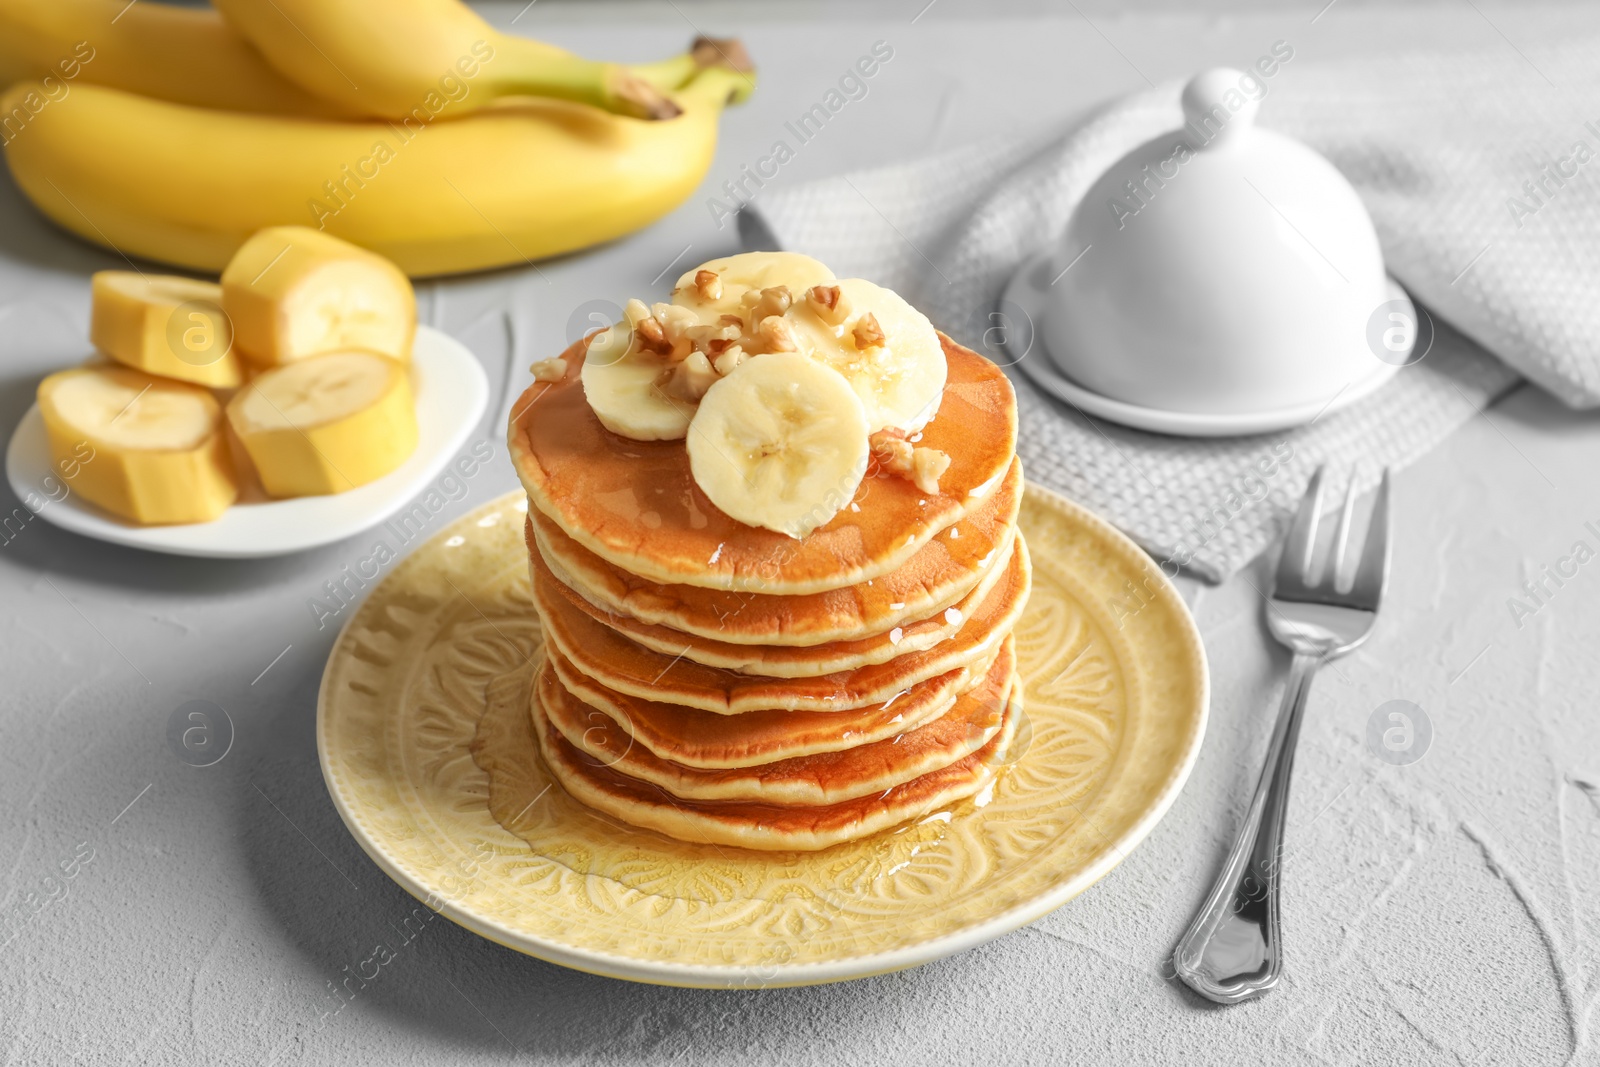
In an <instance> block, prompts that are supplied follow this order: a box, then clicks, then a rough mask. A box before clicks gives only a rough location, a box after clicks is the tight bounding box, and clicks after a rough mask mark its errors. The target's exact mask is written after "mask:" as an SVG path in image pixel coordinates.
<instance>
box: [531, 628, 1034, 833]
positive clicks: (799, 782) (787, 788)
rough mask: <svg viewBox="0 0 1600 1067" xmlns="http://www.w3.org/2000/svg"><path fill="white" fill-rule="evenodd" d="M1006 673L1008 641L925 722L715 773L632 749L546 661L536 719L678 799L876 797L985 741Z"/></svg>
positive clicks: (1010, 656)
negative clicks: (845, 745)
mask: <svg viewBox="0 0 1600 1067" xmlns="http://www.w3.org/2000/svg"><path fill="white" fill-rule="evenodd" d="M1015 668H1016V656H1015V654H1014V653H1013V651H1012V648H1011V642H1010V640H1009V639H1008V640H1007V641H1006V642H1005V643H1004V644H1003V645H1002V646H1001V649H1000V654H999V655H997V656H996V657H995V660H994V663H993V664H991V666H990V668H989V671H988V673H987V674H986V675H985V676H984V678H983V680H982V681H981V682H979V684H978V685H976V686H974V687H973V688H972V689H970V690H968V691H967V692H966V693H963V694H962V695H961V696H960V697H958V698H957V699H956V701H955V704H954V705H953V706H952V707H951V708H950V710H949V711H948V712H946V713H945V714H944V715H942V716H940V717H939V718H937V719H935V720H934V721H932V722H930V723H926V724H924V725H923V726H920V727H918V728H916V729H914V730H906V731H904V732H902V733H899V734H896V735H895V736H893V737H890V738H886V739H884V740H882V741H875V742H872V743H870V744H861V745H856V746H855V747H853V748H849V749H845V750H842V751H838V752H828V753H824V754H821V755H815V756H797V757H793V758H791V759H785V760H776V761H773V762H770V763H764V764H759V765H757V766H752V767H743V768H728V769H723V770H703V769H700V768H695V767H685V766H684V765H683V764H680V763H677V762H674V761H673V760H670V759H662V758H661V757H659V756H657V755H655V754H654V753H652V752H650V750H648V749H646V748H645V747H644V746H643V745H638V744H635V743H634V740H633V737H632V735H630V734H629V733H628V732H627V731H625V730H623V729H622V728H621V727H620V726H618V725H617V724H616V723H615V722H613V721H612V719H611V717H610V716H608V715H607V714H606V713H605V712H603V711H601V710H599V709H597V708H592V707H590V706H588V705H587V704H585V703H583V702H582V701H581V700H579V699H578V698H577V697H575V696H574V695H573V694H572V693H570V692H568V691H567V689H566V688H565V687H564V686H563V685H562V684H561V680H560V677H559V676H558V675H557V673H556V671H555V669H554V668H553V667H552V666H551V665H550V663H549V662H548V661H546V663H545V664H544V667H543V668H542V669H541V670H540V672H539V676H538V680H537V681H536V683H535V686H534V689H535V691H536V699H537V700H538V702H539V705H540V707H541V709H542V710H543V712H544V716H545V718H546V719H548V720H549V722H550V724H551V725H552V726H554V727H555V728H556V729H557V730H559V731H560V732H561V735H562V736H563V737H565V738H566V739H567V741H568V742H570V743H571V744H572V745H573V747H575V748H577V749H578V750H579V751H580V752H582V753H584V754H585V755H587V756H591V757H593V758H594V759H596V760H599V761H600V762H601V763H602V764H604V765H605V766H607V767H610V768H611V769H612V770H614V771H616V772H618V773H619V774H624V775H627V776H628V777H629V778H636V779H638V780H639V781H642V782H649V783H651V784H653V785H658V786H660V787H661V788H663V789H665V790H666V791H667V792H669V793H671V794H672V795H673V796H675V797H677V798H679V799H681V800H748V801H753V802H755V803H761V804H782V805H791V804H792V805H822V804H837V803H839V802H841V801H845V800H851V799H854V798H855V797H860V796H866V795H867V794H868V793H882V792H884V791H885V790H888V789H892V788H894V787H895V786H897V785H900V784H902V783H904V782H909V781H910V780H911V779H913V778H919V777H921V776H922V775H924V774H928V773H929V772H931V771H936V770H938V769H939V768H940V767H945V766H948V765H949V764H951V763H954V762H955V761H956V760H958V759H961V758H962V757H964V756H967V755H969V754H970V753H973V752H976V751H977V750H978V749H980V748H982V747H983V746H984V745H986V744H988V742H989V739H990V738H991V737H993V736H994V735H995V733H996V732H997V731H998V730H999V729H1000V718H1001V714H1002V713H1003V712H1004V710H1005V706H1006V700H1007V697H1008V696H1009V695H1010V693H1011V687H1012V685H1013V684H1014V683H1015V681H1016V672H1015ZM787 714H794V713H793V712H789V713H787ZM735 718H737V717H735Z"/></svg>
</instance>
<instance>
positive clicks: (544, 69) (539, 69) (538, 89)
mask: <svg viewBox="0 0 1600 1067" xmlns="http://www.w3.org/2000/svg"><path fill="white" fill-rule="evenodd" d="M515 40H517V39H516V38H509V39H508V41H507V44H506V45H504V46H503V47H504V48H505V50H506V51H509V52H511V53H512V54H510V55H508V56H506V57H505V58H504V59H503V60H502V59H501V58H500V57H496V61H495V62H494V63H490V64H488V65H487V66H486V67H485V70H486V71H487V72H488V73H489V75H490V84H491V86H492V87H493V89H494V91H495V94H496V95H497V96H543V97H552V98H554V99H557V100H571V101H574V102H575V103H580V104H590V105H592V106H594V107H598V108H600V109H602V110H604V111H610V112H613V113H615V114H618V115H627V116H629V117H630V118H637V119H650V120H658V119H670V118H672V117H673V116H675V115H677V114H678V113H679V108H678V105H676V104H674V103H673V102H672V100H671V99H670V98H668V97H667V95H666V94H665V93H664V92H662V90H661V89H659V88H657V87H656V86H655V85H653V84H652V83H651V82H650V81H648V80H646V79H645V78H643V77H640V76H639V75H637V74H635V73H634V72H633V71H631V70H629V69H628V68H627V67H624V66H621V65H620V64H617V63H596V62H594V61H593V60H588V59H583V58H582V57H580V56H551V55H549V54H548V53H538V54H529V55H522V54H520V53H519V52H517V51H515V49H516V46H515V45H514V44H512V43H511V42H513V41H515Z"/></svg>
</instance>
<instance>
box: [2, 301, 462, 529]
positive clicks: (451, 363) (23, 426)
mask: <svg viewBox="0 0 1600 1067" xmlns="http://www.w3.org/2000/svg"><path fill="white" fill-rule="evenodd" d="M417 336H418V337H419V338H423V337H425V338H427V342H428V344H429V345H430V346H437V347H436V348H435V351H436V352H437V353H438V356H439V358H440V363H441V368H440V369H441V370H444V371H446V372H447V373H453V374H456V375H459V376H460V378H461V384H462V386H464V388H465V389H466V391H467V393H468V394H469V403H468V405H467V407H468V409H469V410H468V414H469V416H470V417H467V418H463V419H462V420H461V421H460V423H459V424H458V425H455V426H453V427H451V428H450V430H449V432H448V433H447V435H446V437H445V439H444V442H443V447H441V448H440V449H439V450H438V452H437V454H436V455H435V456H434V457H433V458H432V459H430V460H429V462H428V464H427V465H426V467H425V468H424V469H425V470H426V472H427V473H426V477H420V476H419V478H418V480H419V482H421V483H423V484H424V486H425V484H426V483H427V482H429V481H431V480H432V479H433V478H434V477H435V476H437V475H438V473H439V472H440V471H441V470H443V469H444V466H445V464H447V463H448V462H449V460H450V457H451V455H452V454H454V453H455V452H456V451H457V450H458V449H460V447H461V445H462V444H463V442H465V441H466V439H467V437H468V436H469V435H470V434H471V433H472V429H473V427H475V426H476V425H477V424H478V422H479V421H480V420H481V419H482V418H483V414H484V412H485V411H487V410H488V406H489V376H488V374H487V372H485V371H484V369H483V364H482V363H481V362H479V360H478V357H477V356H476V355H474V354H473V352H472V350H471V349H470V348H468V347H467V346H466V345H465V344H463V343H462V342H460V341H458V340H456V339H455V338H454V337H451V336H450V335H449V334H447V333H445V332H444V331H443V330H438V329H434V328H433V327H431V326H428V325H426V324H423V323H418V325H417ZM63 369H66V368H63ZM42 432H43V416H42V414H41V413H40V411H39V404H38V401H37V400H35V401H34V402H33V403H32V404H30V405H29V406H28V410H27V411H25V412H23V415H22V417H21V418H20V419H18V420H17V425H16V428H15V429H14V430H13V431H12V433H11V437H10V439H9V441H8V442H7V443H6V454H5V468H6V481H7V483H8V484H9V485H10V487H11V491H12V492H13V493H15V494H16V496H17V497H18V499H19V500H20V499H22V498H23V496H24V494H25V493H26V492H28V491H30V489H31V487H30V486H29V485H27V484H26V482H25V479H24V473H25V472H23V471H21V470H20V469H18V468H19V462H20V461H14V460H13V456H14V455H15V454H17V452H18V449H19V445H21V444H22V442H24V441H25V440H26V439H27V437H28V436H29V435H30V434H36V433H42ZM358 488H361V487H358ZM419 491H420V489H419ZM414 495H415V493H411V494H408V495H405V496H398V495H397V496H396V497H395V498H394V500H393V501H392V502H386V503H385V504H384V505H383V506H382V507H380V508H378V509H376V510H374V511H373V512H372V513H371V515H370V516H369V517H368V518H366V519H364V520H363V521H362V522H361V523H360V524H359V525H357V526H355V527H354V528H352V529H348V530H345V529H343V528H341V532H339V533H338V534H336V535H334V536H331V537H330V536H318V537H316V538H314V539H311V540H305V541H299V542H293V543H290V544H288V545H287V546H286V547H280V548H274V549H271V550H264V549H261V548H245V549H238V548H234V547H230V545H229V544H227V543H221V544H172V543H162V542H160V541H159V540H154V539H151V538H150V536H149V535H150V532H151V531H160V530H167V529H189V528H192V527H196V526H205V525H208V524H206V523H179V524H176V525H174V526H128V527H122V526H113V525H111V520H109V519H106V518H105V517H104V516H103V515H102V513H101V510H100V509H99V508H98V507H95V506H94V505H92V504H90V505H88V507H91V508H94V511H93V512H88V511H85V510H84V505H83V504H77V505H74V506H73V507H72V508H69V509H63V508H61V507H60V506H59V505H53V506H47V507H44V508H41V509H39V510H38V511H32V509H29V510H30V513H31V514H32V515H34V516H35V517H37V518H41V519H44V520H45V521H46V522H48V523H50V524H51V525H52V526H54V527H56V528H57V529H60V530H66V531H67V532H68V533H72V534H76V535H78V536H79V537H87V538H90V539H92V540H96V541H100V542H102V543H105V544H114V545H120V546H122V547H124V548H133V549H138V550H140V551H144V552H154V553H158V554H160V555H167V556H179V557H184V558H189V559H225V560H227V559H231V560H244V559H273V558H277V557H280V556H289V555H294V554H296V553H299V552H309V551H311V550H313V549H317V548H323V547H326V546H327V545H330V544H336V543H338V542H339V541H343V540H345V539H347V538H350V537H354V536H356V535H357V534H359V533H362V532H364V531H366V530H370V529H372V527H374V526H376V525H377V524H378V523H380V522H383V521H384V520H385V519H388V518H390V517H391V516H393V515H394V514H395V513H396V512H398V511H399V510H400V508H401V507H403V506H404V505H405V503H406V502H407V501H408V500H410V499H411V497H412V496H414ZM301 502H302V501H264V502H262V504H263V505H266V506H270V505H271V504H274V503H277V504H283V503H301ZM79 515H82V516H85V517H87V518H92V519H95V520H98V522H100V523H103V524H104V525H103V526H102V525H95V526H91V525H88V524H87V523H80V522H79V521H77V520H76V519H67V521H62V520H63V518H65V517H66V516H79ZM311 528H315V525H314V524H312V525H311Z"/></svg>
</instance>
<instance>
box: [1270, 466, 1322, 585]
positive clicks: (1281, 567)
mask: <svg viewBox="0 0 1600 1067" xmlns="http://www.w3.org/2000/svg"><path fill="white" fill-rule="evenodd" d="M1327 469H1328V465H1327V464H1323V465H1322V466H1320V467H1318V468H1317V469H1316V471H1315V472H1314V473H1313V474H1312V475H1311V480H1310V481H1309V482H1307V483H1306V491H1305V495H1304V496H1302V497H1301V498H1300V508H1299V510H1298V511H1296V512H1295V513H1294V521H1293V522H1291V523H1290V524H1289V533H1288V536H1286V537H1285V538H1284V539H1283V554H1282V555H1281V556H1279V557H1278V577H1277V584H1278V586H1279V587H1280V588H1282V587H1285V586H1304V585H1305V584H1306V583H1307V582H1308V579H1307V577H1306V572H1307V571H1309V570H1310V568H1311V560H1312V556H1313V554H1314V553H1315V552H1316V550H1317V519H1318V517H1319V516H1320V515H1321V514H1322V478H1323V473H1324V472H1325V471H1326V470H1327Z"/></svg>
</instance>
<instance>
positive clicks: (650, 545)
mask: <svg viewBox="0 0 1600 1067" xmlns="http://www.w3.org/2000/svg"><path fill="white" fill-rule="evenodd" d="M941 340H942V342H943V344H944V351H945V358H946V360H947V361H948V367H949V371H948V375H947V380H946V385H945V391H944V395H943V399H942V401H941V403H940V408H939V413H938V415H937V416H936V417H935V418H934V420H933V421H932V422H930V423H928V425H927V426H926V427H925V428H924V429H923V430H922V433H921V435H920V440H919V442H918V443H919V444H921V445H923V446H925V447H928V448H935V449H939V450H940V451H942V452H944V453H946V454H947V455H948V456H949V457H950V466H949V468H948V469H947V470H946V471H945V472H944V473H943V474H942V475H941V476H940V478H939V492H937V493H935V494H932V495H928V494H924V493H922V492H921V491H920V490H918V489H917V487H916V486H915V485H913V484H912V483H911V482H910V481H908V480H907V479H905V478H902V477H898V476H895V475H890V474H887V473H882V472H878V473H870V472H869V474H868V475H867V477H865V478H863V479H862V481H861V484H860V486H859V487H858V488H857V490H856V494H855V497H854V499H853V501H852V503H851V504H849V505H847V506H846V507H845V508H844V509H843V510H842V511H840V512H839V513H838V514H837V515H835V516H834V517H833V518H832V519H831V520H830V521H829V522H828V523H827V524H826V525H824V526H822V527H820V528H818V529H817V530H815V531H813V532H812V533H811V534H810V535H809V536H807V537H806V538H804V539H803V540H798V541H797V540H794V539H793V538H790V537H787V536H785V535H784V534H781V533H777V532H775V531H772V530H767V529H763V528H760V527H754V526H747V525H745V524H744V523H741V522H738V521H736V520H734V519H732V518H730V517H728V516H727V515H725V514H724V513H723V512H722V511H720V510H718V509H717V507H716V506H715V505H713V504H712V503H711V501H710V500H709V499H708V498H707V497H706V495H705V494H704V493H703V492H701V490H700V488H699V486H697V485H696V484H695V481H694V478H693V477H692V476H691V474H690V471H689V454H688V450H687V449H686V448H685V447H684V445H683V442H681V441H635V440H631V439H628V438H624V437H619V436H617V435H616V434H613V433H611V432H610V431H609V430H607V429H605V427H603V426H602V425H601V424H600V420H599V419H598V418H597V417H596V416H595V414H594V412H593V410H591V409H590V407H589V404H588V401H587V400H586V399H585V397H584V392H583V385H582V382H581V380H580V377H579V371H580V367H581V363H582V360H583V356H584V352H585V350H586V348H587V345H588V342H587V341H580V342H578V343H577V344H575V345H573V346H572V347H571V348H569V349H567V351H566V352H565V353H563V358H564V359H565V360H566V362H567V371H566V375H565V376H564V377H562V378H561V379H559V380H557V381H554V382H536V383H534V384H533V385H532V386H531V387H529V388H528V390H527V391H526V392H524V393H523V394H522V397H521V398H520V399H519V400H518V402H517V405H516V407H515V409H514V410H515V414H514V415H513V417H512V420H511V425H510V429H509V433H508V438H507V444H508V446H509V447H510V450H511V460H512V463H513V464H514V465H515V467H516V469H517V475H518V477H519V478H521V480H522V484H523V487H524V488H525V489H526V490H527V492H528V500H529V502H530V503H531V504H532V505H533V506H534V507H537V508H538V509H539V510H540V511H541V512H543V513H544V514H545V515H547V516H549V517H550V519H551V520H552V521H553V522H554V523H555V524H556V525H557V526H559V527H560V528H561V529H562V530H563V531H564V532H565V533H566V534H567V535H568V536H570V537H572V538H573V539H574V540H575V541H577V542H578V543H579V544H581V545H583V546H584V547H585V548H587V549H589V550H590V551H591V552H593V553H595V554H596V555H598V556H600V557H601V558H602V559H604V560H606V561H607V562H609V563H613V564H615V565H616V566H618V567H621V568H622V569H623V570H626V571H628V572H629V573H632V574H636V575H639V576H640V577H643V578H646V579H649V580H650V581H653V582H662V583H667V584H683V585H695V586H701V587H705V588H711V589H732V590H738V591H742V592H756V593H775V594H786V595H794V594H804V593H818V592H823V591H825V590H828V589H837V588H839V587H841V586H846V585H857V584H859V583H861V582H864V581H867V580H868V579H872V578H877V577H878V576H879V575H882V574H886V573H888V572H889V571H891V570H894V569H895V568H897V567H899V566H901V565H902V564H904V563H905V562H906V561H907V560H909V559H910V558H911V557H912V556H913V555H915V554H916V552H917V550H918V549H919V548H921V547H922V546H923V545H924V544H926V543H927V541H928V540H929V538H931V537H933V536H934V535H935V534H936V533H938V532H939V531H940V530H942V529H944V528H945V527H947V526H949V525H950V524H951V523H953V522H955V521H957V520H958V519H960V518H961V517H962V516H963V515H964V514H966V512H967V511H969V510H971V509H972V508H973V507H975V506H977V505H978V504H981V503H982V502H983V501H984V500H985V499H986V498H987V497H988V496H989V494H990V493H992V492H994V490H995V488H996V487H997V486H998V485H999V484H1000V482H1001V481H1002V480H1003V479H1004V476H1005V473H1006V470H1007V469H1008V468H1009V467H1010V466H1011V461H1012V458H1013V454H1014V451H1015V448H1016V439H1017V408H1016V398H1015V397H1014V395H1013V394H1012V391H1011V385H1010V383H1009V382H1007V381H1006V377H1005V375H1004V374H1002V373H1001V372H1000V370H999V368H997V367H996V366H995V365H994V364H993V363H990V362H989V361H988V360H986V359H984V358H983V357H982V356H979V355H978V354H976V353H975V352H971V351H969V350H967V349H965V348H962V347H961V346H960V345H958V344H956V343H955V342H953V341H951V340H950V339H949V338H946V337H943V336H942V335H941Z"/></svg>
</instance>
